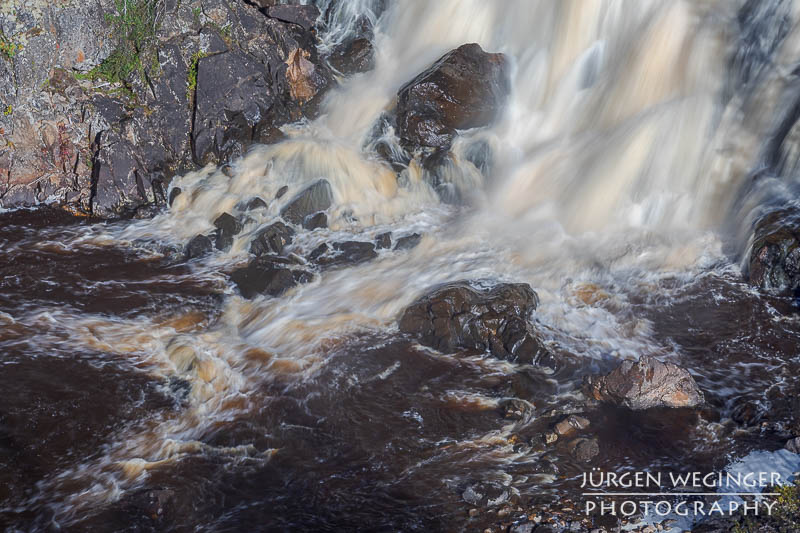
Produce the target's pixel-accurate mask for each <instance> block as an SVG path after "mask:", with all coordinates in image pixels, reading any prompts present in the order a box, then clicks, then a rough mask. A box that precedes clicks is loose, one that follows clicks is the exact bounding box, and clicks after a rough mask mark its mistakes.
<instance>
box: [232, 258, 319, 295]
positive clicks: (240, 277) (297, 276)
mask: <svg viewBox="0 0 800 533" xmlns="http://www.w3.org/2000/svg"><path fill="white" fill-rule="evenodd" d="M287 262H288V260H285V259H284V260H283V261H281V259H280V258H276V257H272V256H262V257H257V258H255V259H253V260H252V261H250V263H249V264H248V265H247V266H246V267H244V268H239V269H237V270H234V271H233V273H231V281H233V282H234V283H235V284H236V286H237V287H238V289H239V292H240V293H241V295H242V296H244V297H245V298H253V297H255V296H257V295H259V294H264V295H268V296H280V295H281V294H283V293H284V292H286V291H287V290H289V289H291V288H292V287H294V286H295V285H298V284H299V283H305V282H308V281H310V280H311V274H310V273H309V272H306V271H304V270H294V269H291V268H288V267H287V266H286V265H287Z"/></svg>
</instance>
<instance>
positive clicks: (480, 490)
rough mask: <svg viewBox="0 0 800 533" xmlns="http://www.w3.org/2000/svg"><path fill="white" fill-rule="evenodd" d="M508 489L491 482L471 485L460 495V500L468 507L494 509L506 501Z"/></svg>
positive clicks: (508, 495)
mask: <svg viewBox="0 0 800 533" xmlns="http://www.w3.org/2000/svg"><path fill="white" fill-rule="evenodd" d="M509 497H510V493H509V490H508V488H506V487H504V486H503V485H501V484H499V483H495V482H492V481H489V482H479V483H473V484H471V485H469V486H467V488H466V489H464V492H462V493H461V499H463V500H464V501H465V502H467V503H469V504H470V505H475V506H481V507H495V506H497V505H501V504H503V503H505V502H507V501H508V499H509Z"/></svg>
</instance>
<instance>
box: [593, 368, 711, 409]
mask: <svg viewBox="0 0 800 533" xmlns="http://www.w3.org/2000/svg"><path fill="white" fill-rule="evenodd" d="M585 390H586V394H587V395H588V396H589V397H591V398H594V399H595V400H598V401H601V402H607V403H611V404H615V405H621V406H624V407H628V408H630V409H649V408H652V407H696V406H698V405H700V404H702V403H703V401H704V397H703V393H702V392H701V391H700V389H699V387H698V386H697V383H696V382H695V380H694V378H693V377H692V375H691V374H690V373H689V372H688V371H687V370H685V369H683V368H681V367H679V366H677V365H674V364H672V363H663V362H661V361H659V360H657V359H655V358H653V357H649V356H642V357H641V358H640V359H639V361H624V362H623V363H622V364H621V365H620V366H619V367H617V368H616V369H615V370H613V371H612V372H610V373H609V374H607V375H605V376H593V377H590V378H588V379H587V381H586V384H585Z"/></svg>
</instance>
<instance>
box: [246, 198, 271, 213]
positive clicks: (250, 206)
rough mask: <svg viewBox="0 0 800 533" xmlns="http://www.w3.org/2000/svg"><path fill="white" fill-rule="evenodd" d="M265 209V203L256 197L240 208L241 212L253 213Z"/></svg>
mask: <svg viewBox="0 0 800 533" xmlns="http://www.w3.org/2000/svg"><path fill="white" fill-rule="evenodd" d="M265 207H267V202H265V201H264V200H262V199H261V198H259V197H258V196H253V197H252V198H250V199H249V200H247V202H245V204H244V205H243V206H242V211H253V210H255V209H263V208H265Z"/></svg>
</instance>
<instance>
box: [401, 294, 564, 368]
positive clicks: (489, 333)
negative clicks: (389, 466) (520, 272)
mask: <svg viewBox="0 0 800 533" xmlns="http://www.w3.org/2000/svg"><path fill="white" fill-rule="evenodd" d="M537 304H538V297H537V296H536V293H535V292H534V291H533V289H531V287H530V285H527V284H522V283H517V284H512V283H507V284H502V285H498V286H497V287H495V288H492V289H487V290H478V289H475V288H473V287H472V286H470V285H469V284H467V283H466V282H460V283H453V284H448V285H445V286H443V287H439V288H436V289H434V290H433V291H431V292H430V293H428V294H427V295H425V296H423V297H421V298H420V299H418V300H417V301H416V302H414V303H413V304H411V305H410V306H409V307H408V308H406V310H405V311H404V312H403V314H402V316H401V317H400V321H399V325H400V331H401V332H403V333H407V334H411V335H413V336H414V337H416V338H417V339H418V340H419V341H420V342H421V343H422V344H424V345H426V346H430V347H432V348H435V349H437V350H439V351H441V352H445V353H452V352H455V351H459V350H467V351H477V352H483V351H488V352H490V353H491V354H492V355H494V356H495V357H499V358H501V359H508V360H510V361H515V362H519V363H526V364H535V365H542V366H550V367H552V366H555V360H554V358H553V356H552V355H551V354H550V352H549V351H548V350H547V349H546V348H545V347H544V346H543V344H542V343H541V341H540V340H539V339H538V338H537V337H536V334H535V332H534V330H533V327H532V326H531V324H530V323H529V322H528V318H529V317H530V315H531V313H532V312H533V311H534V309H536V305H537Z"/></svg>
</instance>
